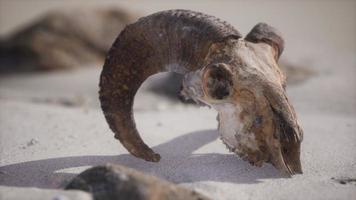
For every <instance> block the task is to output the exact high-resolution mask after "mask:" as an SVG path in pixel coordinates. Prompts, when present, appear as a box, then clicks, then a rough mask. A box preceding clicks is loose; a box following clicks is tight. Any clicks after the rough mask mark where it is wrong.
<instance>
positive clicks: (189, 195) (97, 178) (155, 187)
mask: <svg viewBox="0 0 356 200" xmlns="http://www.w3.org/2000/svg"><path fill="white" fill-rule="evenodd" d="M66 189H67V190H73V189H74V190H83V191H86V192H90V193H91V194H92V195H93V197H94V199H95V200H120V199H122V200H130V199H135V200H158V199H171V200H198V199H200V200H208V199H209V198H207V197H206V196H204V195H202V194H199V193H198V192H196V191H193V190H189V189H186V188H183V187H180V186H177V185H174V184H172V183H170V182H167V181H164V180H161V179H159V178H156V177H153V176H150V175H146V174H144V173H142V172H139V171H136V170H133V169H130V168H127V167H124V166H120V165H111V164H108V165H104V166H96V167H93V168H90V169H87V170H85V171H84V172H82V173H80V174H79V175H78V176H76V177H75V178H74V179H73V180H72V181H71V182H70V183H69V184H68V185H67V186H66Z"/></svg>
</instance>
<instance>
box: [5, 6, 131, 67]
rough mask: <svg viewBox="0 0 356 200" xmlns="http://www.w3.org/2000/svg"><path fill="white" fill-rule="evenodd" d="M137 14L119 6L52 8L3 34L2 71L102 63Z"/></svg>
mask: <svg viewBox="0 0 356 200" xmlns="http://www.w3.org/2000/svg"><path fill="white" fill-rule="evenodd" d="M135 18H136V17H135V16H134V15H132V14H130V13H128V12H126V11H123V10H121V9H118V8H96V9H89V8H86V9H84V8H81V9H62V10H54V11H50V12H48V13H47V14H45V15H43V16H42V17H40V18H39V19H38V20H36V21H33V22H32V23H29V24H28V25H27V26H26V27H24V28H22V29H20V30H18V31H17V32H15V33H13V34H11V35H9V36H8V37H6V38H1V41H0V55H1V56H0V72H14V71H15V72H18V71H38V70H54V69H68V68H75V67H78V66H83V65H88V64H91V63H97V62H100V63H102V62H103V60H104V57H105V54H106V51H107V50H108V49H109V47H110V46H111V44H112V43H113V41H114V39H115V38H116V36H117V35H118V34H119V33H120V31H121V30H122V29H123V28H124V27H125V25H126V24H128V23H130V22H132V21H133V20H134V19H135ZM100 66H101V64H100Z"/></svg>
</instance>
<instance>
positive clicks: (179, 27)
mask: <svg viewBox="0 0 356 200" xmlns="http://www.w3.org/2000/svg"><path fill="white" fill-rule="evenodd" d="M283 48H284V41H283V39H282V37H281V35H280V33H279V32H278V31H276V30H275V29H274V28H272V27H270V26H268V25H266V24H263V23H261V24H258V25H256V26H255V27H254V28H253V29H252V30H251V32H250V33H249V34H248V35H247V37H246V38H245V39H242V36H241V35H240V34H239V32H238V31H237V30H235V29H234V28H233V27H232V26H231V25H229V24H227V23H226V22H223V21H221V20H219V19H217V18H215V17H212V16H208V15H205V14H202V13H197V12H193V11H186V10H170V11H163V12H159V13H156V14H153V15H150V16H147V17H145V18H141V19H139V20H138V22H136V23H134V24H131V25H129V26H127V27H126V28H125V29H124V30H123V31H122V32H121V33H120V35H119V37H118V38H117V39H116V41H115V42H114V44H113V46H112V48H111V49H110V51H109V53H108V55H107V59H106V61H105V64H104V67H103V71H102V74H101V77H100V92H99V94H100V101H101V106H102V109H103V112H104V115H105V117H106V120H107V122H108V124H109V126H110V128H111V129H112V131H113V132H114V133H115V137H116V138H117V139H119V140H120V141H121V143H122V144H123V145H124V146H125V148H126V149H127V150H128V151H129V152H130V153H131V154H133V155H135V156H137V157H140V158H143V159H145V160H147V161H155V162H157V161H159V159H160V156H159V154H156V153H155V152H153V150H151V149H150V148H149V147H148V146H147V145H146V144H145V143H144V142H143V141H142V139H141V137H140V136H139V134H138V132H137V130H136V127H135V122H134V119H133V112H132V107H133V101H134V96H135V94H136V92H137V90H138V88H139V87H140V85H141V84H142V83H143V82H144V81H145V80H146V79H147V78H148V77H149V76H151V75H153V74H156V73H158V72H164V71H173V72H176V73H181V74H184V79H183V83H182V91H181V93H182V95H183V96H185V97H188V98H191V99H193V100H194V101H196V102H198V103H202V104H206V105H209V106H211V107H213V108H215V109H216V110H217V111H218V113H219V134H220V136H221V139H222V141H223V142H224V143H225V144H226V145H227V147H228V148H229V149H230V150H231V151H233V152H235V153H236V154H238V155H239V156H241V157H242V158H243V159H245V160H247V161H249V162H250V163H251V164H253V165H256V166H261V165H262V164H263V163H264V162H270V163H272V164H273V165H274V166H275V167H276V168H278V169H279V170H281V171H283V172H286V173H288V174H295V173H301V172H302V169H301V163H300V143H301V141H302V134H303V132H302V130H301V129H300V127H299V125H298V123H297V119H296V115H295V112H294V109H293V107H292V106H291V105H290V103H289V101H288V99H287V97H286V94H285V89H284V88H285V81H286V80H285V77H284V75H283V73H282V72H281V70H280V69H279V67H278V64H277V61H278V58H279V56H280V55H281V53H282V51H283Z"/></svg>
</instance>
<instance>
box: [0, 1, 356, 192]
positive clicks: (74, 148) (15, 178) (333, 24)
mask: <svg viewBox="0 0 356 200" xmlns="http://www.w3.org/2000/svg"><path fill="white" fill-rule="evenodd" d="M187 3H188V2H183V3H182V4H179V5H173V6H172V7H188V6H187ZM123 4H125V5H126V6H128V3H125V2H124V3H123ZM245 4H246V3H236V4H233V3H231V2H230V3H225V4H216V3H215V4H214V3H212V2H209V3H206V4H201V6H202V7H201V9H198V10H203V11H205V12H210V13H212V14H215V15H217V16H222V18H224V19H227V20H229V21H232V23H233V24H234V25H235V26H236V27H237V28H239V29H240V27H242V32H243V33H246V32H247V31H248V28H250V27H252V26H253V25H254V24H255V23H257V21H260V20H261V18H263V17H262V16H267V17H266V20H264V21H267V22H271V24H273V25H276V26H277V27H278V28H279V29H281V31H282V32H283V33H285V35H286V39H287V46H286V48H287V49H286V52H285V54H284V55H283V56H282V57H283V58H284V59H286V60H288V61H290V62H293V63H295V64H297V65H304V66H310V68H311V69H313V70H314V71H316V73H317V75H315V76H314V77H312V78H311V79H309V80H307V81H306V82H304V83H301V84H298V85H292V86H289V87H288V93H289V96H290V98H291V100H292V102H293V104H294V105H295V108H296V111H297V114H298V117H299V119H300V122H301V125H302V127H303V129H304V133H305V137H304V141H303V143H302V165H303V170H304V174H302V175H297V176H294V177H293V178H290V179H288V178H283V177H281V176H280V175H279V174H278V172H277V171H276V170H275V169H274V168H273V167H272V166H270V165H265V166H263V167H262V168H255V167H251V166H250V165H249V164H248V163H246V162H244V161H242V160H240V159H239V158H237V157H236V156H234V155H232V154H229V153H228V151H227V150H226V149H225V146H224V145H223V144H222V143H221V142H220V140H218V139H217V133H216V126H217V122H216V120H215V115H216V112H215V111H213V110H209V109H207V108H195V107H192V106H184V105H175V104H174V103H172V102H169V101H168V100H166V99H164V98H162V97H156V96H154V95H152V94H151V93H148V92H147V91H145V90H144V88H143V89H142V90H141V91H140V93H139V95H138V96H137V98H136V102H135V110H136V112H135V116H136V122H137V125H138V129H139V130H140V132H141V135H142V137H143V138H144V141H145V142H147V144H149V145H150V146H153V147H154V150H156V151H157V152H159V153H161V155H162V160H161V161H160V162H159V163H149V162H145V161H142V160H139V159H137V158H135V157H133V156H131V155H129V154H127V151H126V150H125V149H124V148H123V147H122V146H121V144H119V142H118V141H116V140H115V139H114V138H113V133H112V132H111V131H110V130H109V128H108V126H107V124H106V122H105V120H104V117H103V115H102V113H101V111H100V109H99V108H98V101H97V90H98V89H97V83H98V76H99V73H100V70H99V69H95V68H90V69H85V70H78V71H73V72H58V73H53V74H32V75H17V76H6V77H0V148H1V149H0V185H5V186H23V187H39V188H59V187H62V186H63V185H65V183H67V182H68V180H69V179H70V177H73V176H74V175H75V174H77V173H79V172H81V171H82V170H83V169H86V168H88V167H89V166H93V165H99V164H105V163H107V162H110V163H117V164H122V165H125V166H128V167H132V168H135V169H139V170H142V171H145V172H147V173H150V174H153V175H156V176H158V177H161V178H164V179H166V180H169V181H172V182H175V183H178V184H181V185H183V186H186V187H189V188H195V189H197V190H198V191H201V192H203V193H205V194H208V195H210V196H212V197H213V198H214V199H352V198H355V197H356V187H355V183H348V184H340V183H339V182H337V181H335V180H332V178H354V179H355V178H356V134H355V133H356V78H355V76H356V57H355V55H356V37H355V35H356V23H355V19H356V6H355V4H356V3H355V2H344V3H340V4H337V3H332V2H326V3H323V4H317V3H315V2H312V3H308V2H304V3H303V2H302V3H294V4H291V5H289V4H288V5H287V4H285V5H283V6H284V7H282V8H280V9H276V10H274V12H272V10H268V8H272V7H273V6H276V5H280V4H279V3H276V2H272V3H271V4H269V5H262V4H263V3H261V2H254V3H252V4H249V5H245ZM260 4H261V5H260ZM244 5H245V7H243V6H244ZM253 5H254V6H253ZM140 6H144V5H140V3H137V2H136V1H135V2H134V3H133V4H132V7H133V8H134V9H139V8H140ZM146 6H147V5H146ZM198 6H200V5H199V4H198V3H194V4H192V5H191V9H195V10H197V8H198ZM214 6H215V7H214ZM233 6H240V7H238V8H237V11H239V12H233ZM241 6H242V8H241ZM259 6H262V8H261V7H259ZM167 7H168V6H167V5H166V4H165V3H162V2H160V3H152V6H151V7H147V8H143V7H141V10H146V12H151V11H153V10H157V9H164V8H167ZM263 8H265V9H266V10H264V9H263ZM255 9H256V10H257V11H259V14H260V15H259V17H254V13H256V11H255ZM301 11H303V12H304V13H303V12H301ZM219 14H220V15H219ZM239 16H241V17H245V19H235V18H237V17H239ZM281 16H283V17H281ZM234 17H235V18H234ZM308 19H310V20H308ZM328 20H329V21H328ZM330 20H333V21H330ZM239 24H241V26H239ZM295 26H297V27H295ZM68 102H69V104H73V106H65V105H63V104H68Z"/></svg>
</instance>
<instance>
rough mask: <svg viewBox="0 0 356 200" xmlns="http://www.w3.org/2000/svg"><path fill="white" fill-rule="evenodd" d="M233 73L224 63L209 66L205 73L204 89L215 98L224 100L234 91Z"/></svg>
mask: <svg viewBox="0 0 356 200" xmlns="http://www.w3.org/2000/svg"><path fill="white" fill-rule="evenodd" d="M232 85H233V81H232V74H231V72H230V71H229V70H228V69H227V68H226V66H225V65H224V64H216V65H212V66H209V67H208V68H207V71H206V72H205V74H204V91H205V93H206V94H207V95H208V96H210V97H211V98H213V99H217V100H222V99H225V98H226V97H228V96H229V95H230V94H231V92H232Z"/></svg>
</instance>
